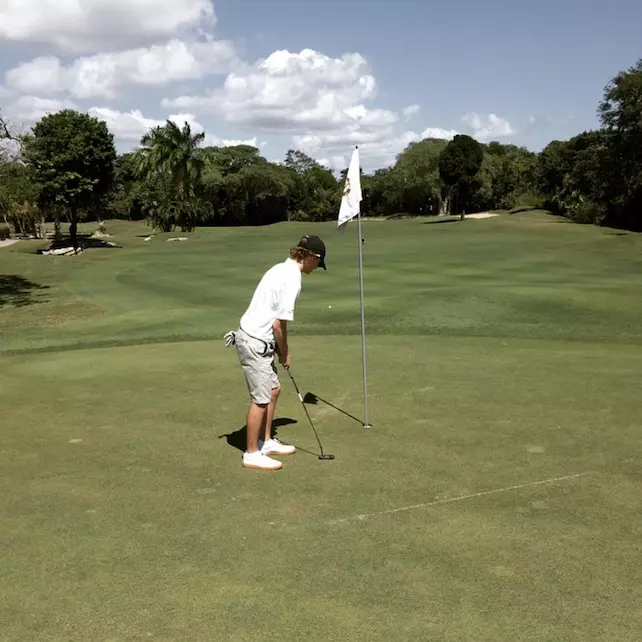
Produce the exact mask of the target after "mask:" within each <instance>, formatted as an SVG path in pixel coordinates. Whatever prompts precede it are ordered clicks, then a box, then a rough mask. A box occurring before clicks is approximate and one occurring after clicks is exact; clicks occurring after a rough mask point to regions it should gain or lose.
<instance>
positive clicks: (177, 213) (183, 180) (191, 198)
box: [137, 120, 205, 228]
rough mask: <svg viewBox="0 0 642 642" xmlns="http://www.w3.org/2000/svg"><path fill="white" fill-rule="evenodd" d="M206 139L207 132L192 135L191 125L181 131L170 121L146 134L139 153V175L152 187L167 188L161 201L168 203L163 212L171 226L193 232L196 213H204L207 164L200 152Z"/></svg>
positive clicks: (185, 125)
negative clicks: (187, 228)
mask: <svg viewBox="0 0 642 642" xmlns="http://www.w3.org/2000/svg"><path fill="white" fill-rule="evenodd" d="M204 138H205V133H204V132H201V133H199V134H192V129H191V127H190V125H189V123H184V125H183V128H182V129H181V128H179V127H178V125H176V123H174V122H172V121H170V120H168V121H167V122H166V124H165V125H163V126H160V127H154V128H153V129H151V130H150V131H149V132H148V133H147V134H145V136H143V138H142V139H141V148H140V149H139V150H138V162H137V174H138V175H139V177H140V178H141V179H143V180H145V181H146V182H147V184H148V186H150V187H152V186H154V185H163V187H164V189H163V190H162V191H163V192H164V194H163V198H159V199H157V200H158V201H160V202H164V203H166V207H164V208H162V209H164V210H166V213H165V217H166V218H167V219H171V224H174V225H175V224H179V225H181V227H183V228H185V227H189V228H192V227H193V225H194V218H195V217H194V215H195V213H196V212H200V211H201V210H202V205H203V203H202V202H201V192H202V174H203V165H204V163H203V159H202V157H201V156H200V155H199V154H198V153H197V152H198V148H199V145H200V143H201V142H202V141H203V139H204ZM155 200H156V199H155ZM158 216H159V214H158V212H157V215H156V216H155V218H156V220H158Z"/></svg>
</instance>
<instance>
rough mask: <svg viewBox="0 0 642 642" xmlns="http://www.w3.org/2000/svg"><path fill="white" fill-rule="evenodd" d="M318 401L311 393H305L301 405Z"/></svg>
mask: <svg viewBox="0 0 642 642" xmlns="http://www.w3.org/2000/svg"><path fill="white" fill-rule="evenodd" d="M317 401H319V398H318V397H317V396H316V395H315V394H314V393H312V392H306V393H305V397H303V403H310V404H315V403H317Z"/></svg>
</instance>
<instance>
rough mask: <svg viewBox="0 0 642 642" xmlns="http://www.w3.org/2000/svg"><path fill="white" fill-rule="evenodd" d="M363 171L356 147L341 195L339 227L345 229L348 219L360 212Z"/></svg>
mask: <svg viewBox="0 0 642 642" xmlns="http://www.w3.org/2000/svg"><path fill="white" fill-rule="evenodd" d="M361 200H362V198H361V173H360V168H359V148H358V147H355V148H354V151H353V152H352V158H351V159H350V167H348V174H347V176H346V184H345V187H344V188H343V196H342V197H341V207H340V208H339V220H338V222H337V227H338V228H340V229H341V230H343V229H344V228H345V227H346V226H347V224H348V221H349V220H350V219H352V218H354V217H355V216H357V215H358V214H359V208H360V207H361V205H360V203H361Z"/></svg>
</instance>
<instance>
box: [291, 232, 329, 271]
mask: <svg viewBox="0 0 642 642" xmlns="http://www.w3.org/2000/svg"><path fill="white" fill-rule="evenodd" d="M298 246H299V247H302V248H303V249H304V250H309V251H310V252H312V253H313V254H316V255H317V256H318V257H319V266H320V267H322V268H323V269H324V270H326V269H327V268H326V266H325V243H324V242H323V241H322V240H321V239H320V238H319V237H318V236H311V235H309V234H306V235H305V236H303V237H302V238H301V240H300V241H299V243H298Z"/></svg>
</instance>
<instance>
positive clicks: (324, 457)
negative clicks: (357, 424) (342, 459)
mask: <svg viewBox="0 0 642 642" xmlns="http://www.w3.org/2000/svg"><path fill="white" fill-rule="evenodd" d="M288 374H289V375H290V379H292V383H293V384H294V388H295V390H296V393H297V395H298V396H299V401H300V402H301V405H302V406H303V410H305V414H306V415H307V417H308V421H309V422H310V425H311V426H312V430H313V431H314V436H315V437H316V438H317V442H318V443H319V448H320V450H321V454H320V455H319V459H324V460H329V459H334V455H329V454H328V453H324V452H323V446H322V445H321V440H320V439H319V435H317V431H316V428H315V427H314V424H313V423H312V418H311V417H310V413H308V409H307V408H306V407H305V403H304V401H303V397H302V396H301V392H300V390H299V386H297V385H296V381H295V380H294V375H293V374H292V372H291V369H290V368H288Z"/></svg>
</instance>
